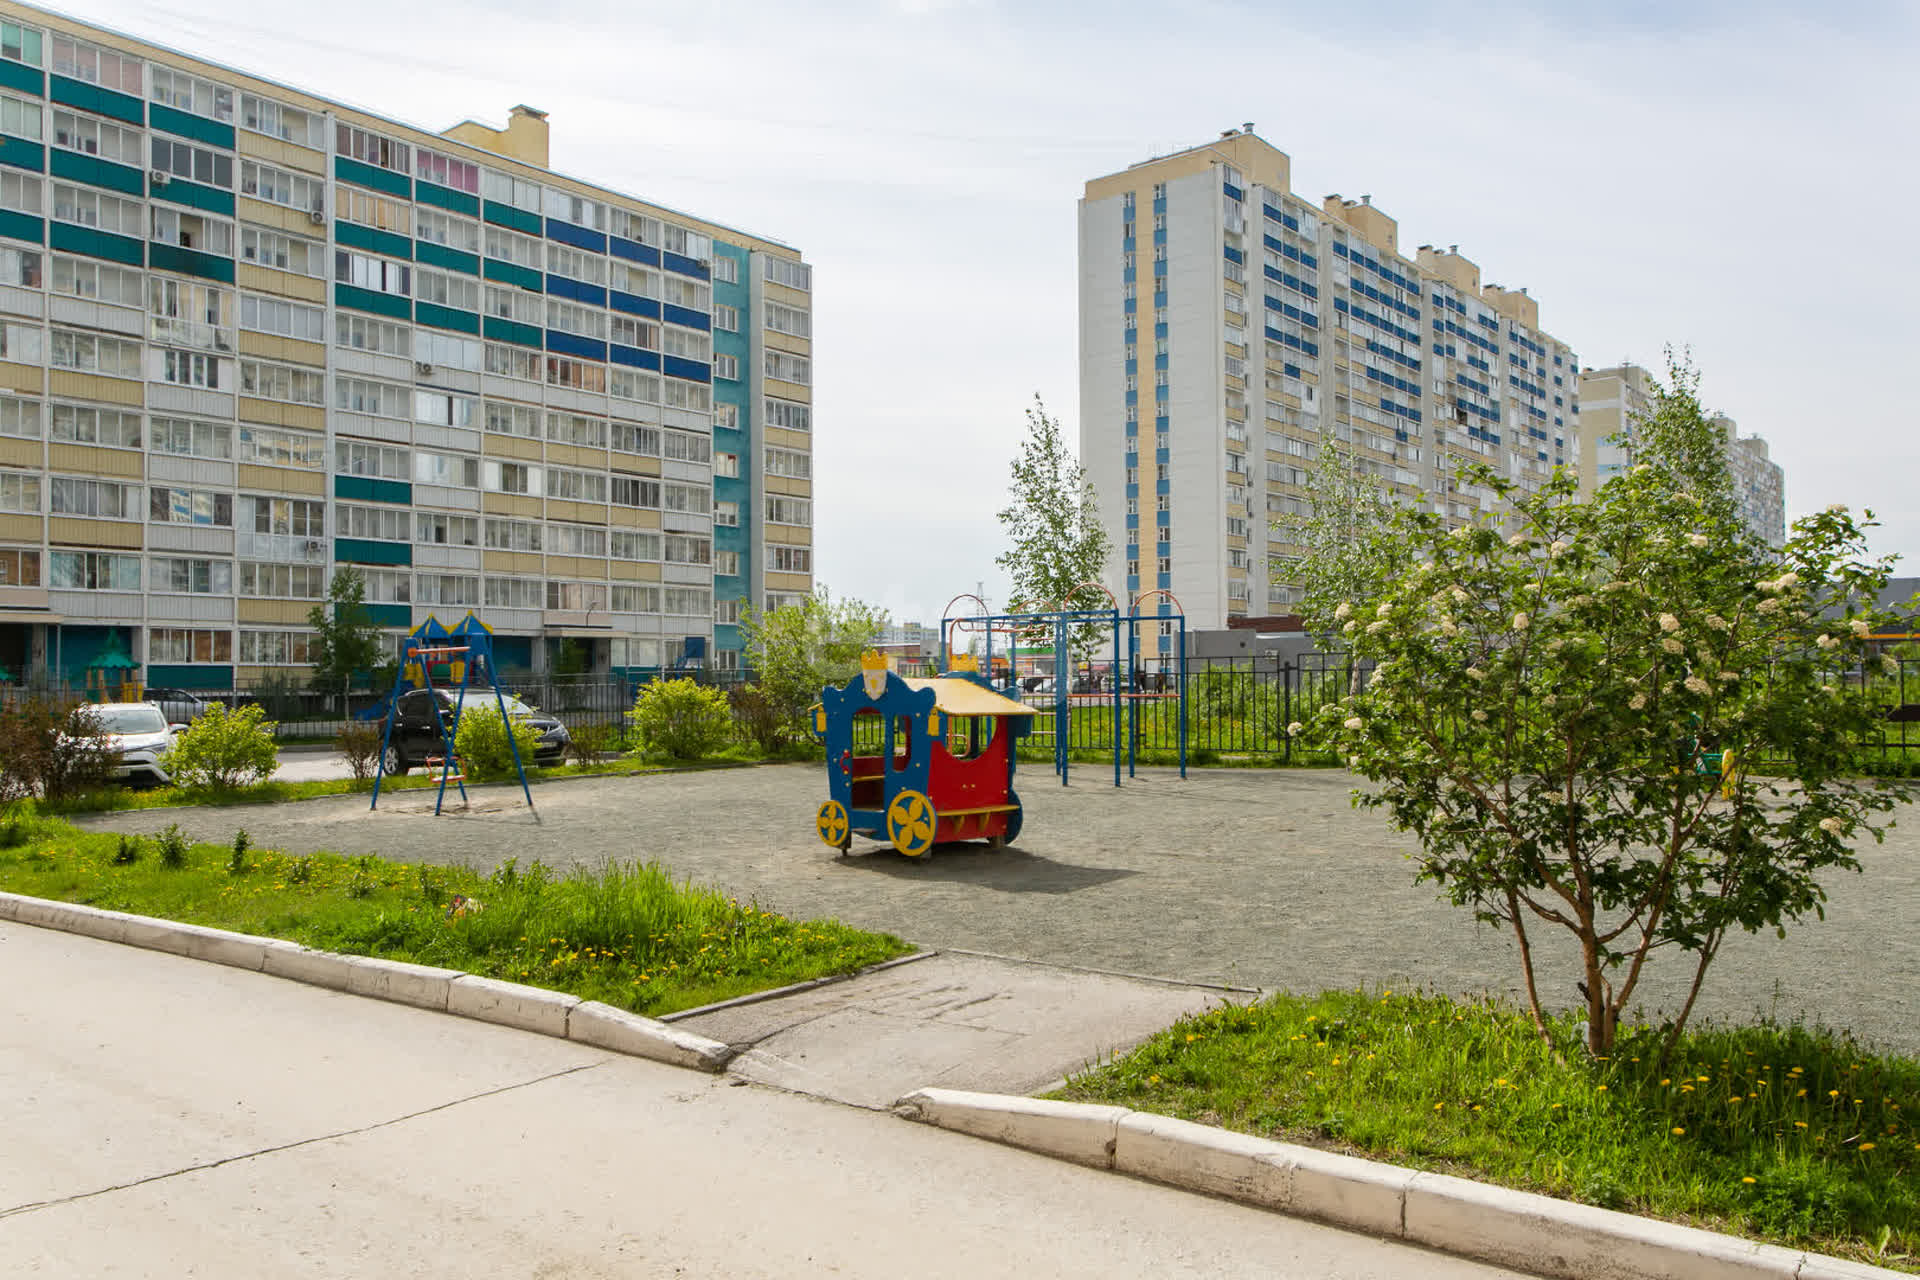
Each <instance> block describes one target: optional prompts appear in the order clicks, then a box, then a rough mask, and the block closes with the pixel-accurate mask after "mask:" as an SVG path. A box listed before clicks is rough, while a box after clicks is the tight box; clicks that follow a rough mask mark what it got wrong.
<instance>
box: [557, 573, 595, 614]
mask: <svg viewBox="0 0 1920 1280" xmlns="http://www.w3.org/2000/svg"><path fill="white" fill-rule="evenodd" d="M606 607H607V584H606V583H604V582H552V581H549V582H548V583H547V608H549V609H566V610H570V611H572V612H574V613H581V612H585V611H587V610H604V609H605V608H606Z"/></svg>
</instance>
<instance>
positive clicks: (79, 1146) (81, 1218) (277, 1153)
mask: <svg viewBox="0 0 1920 1280" xmlns="http://www.w3.org/2000/svg"><path fill="white" fill-rule="evenodd" d="M0 971H4V972H5V973H6V974H7V975H8V978H9V981H8V982H7V983H6V984H5V985H4V988H3V989H0V1079H4V1080H5V1081H6V1086H7V1087H6V1088H5V1089H3V1090H0V1132H4V1133H5V1134H6V1135H7V1140H6V1143H5V1145H4V1148H0V1258H4V1259H5V1263H4V1267H5V1269H6V1270H7V1272H8V1273H9V1274H41V1275H47V1276H69V1275H85V1276H92V1277H133V1276H153V1277H177V1276H189V1275H191V1276H196V1277H212V1278H220V1277H246V1278H248V1280H253V1278H254V1277H259V1276H273V1277H276V1280H298V1278H301V1277H329V1278H332V1277H358V1276H409V1277H441V1276H445V1277H462V1278H464V1277H469V1276H473V1275H515V1276H534V1277H569V1278H572V1277H595V1276H621V1277H636V1276H640V1277H650V1276H689V1275H697V1276H712V1275H727V1276H737V1277H783V1278H784V1277H793V1276H811V1275H829V1274H830V1275H837V1276H849V1277H876V1278H877V1277H886V1278H887V1280H894V1278H895V1277H898V1276H902V1275H911V1276H916V1277H944V1276H954V1277H969V1278H978V1277H994V1276H1047V1277H1078V1276H1086V1277H1098V1278H1099V1280H1112V1278H1113V1277H1116V1276H1153V1277H1178V1276H1194V1277H1233V1276H1249V1277H1252V1276H1260V1277H1329V1278H1331V1277H1349V1278H1353V1280H1361V1278H1370V1277H1383V1278H1384V1277H1400V1276H1407V1275H1420V1276H1422V1277H1423V1278H1427V1280H1465V1278H1466V1277H1497V1276H1511V1275H1513V1274H1514V1273H1512V1272H1507V1271H1502V1270H1499V1269H1497V1268H1491V1267H1485V1266H1480V1265H1477V1264H1471V1263H1464V1262H1460V1261H1457V1260H1455V1259H1452V1258H1448V1257H1444V1256H1440V1255H1435V1254H1430V1253H1426V1252H1423V1251H1421V1250H1417V1249H1413V1248H1409V1247H1407V1246H1404V1245H1397V1244H1390V1243H1386V1242H1383V1241H1379V1240H1374V1239H1371V1238H1368V1237H1364V1236H1356V1235H1351V1234H1348V1233H1345V1232H1341V1231H1338V1230H1335V1229H1332V1228H1327V1227H1321V1226H1316V1225H1313V1224H1310V1223H1305V1222H1301V1221H1297V1220H1294V1219H1289V1218H1285V1217H1280V1216H1277V1215H1273V1214H1269V1213H1265V1212H1262V1211H1260V1210H1255V1209H1249V1208H1246V1207H1244V1206H1240V1205H1236V1204H1231V1203H1227V1202H1224V1201H1217V1200H1212V1199H1209V1198H1206V1197H1203V1196H1195V1195H1190V1194H1187V1193H1183V1192H1179V1191H1174V1190H1170V1189H1168V1188H1165V1187H1160V1186H1155V1185H1152V1184H1148V1183H1142V1182H1135V1181H1131V1180H1129V1179H1126V1178H1122V1177H1118V1176H1115V1175H1112V1174H1104V1173H1098V1172H1094V1171H1091V1170H1087V1169H1082V1168H1078V1167H1075V1166H1072V1165H1066V1164H1062V1163H1059V1162H1056V1161H1053V1160H1048V1159H1044V1158H1041V1157H1037V1156H1033V1155H1030V1154H1028V1153H1025V1152H1021V1151H1016V1150H1013V1149H1010V1148H1006V1147H1001V1146H996V1145H994V1144H991V1143H985V1142H979V1141H975V1140H973V1139H969V1138H965V1137H961V1136H958V1135H955V1134H950V1133H945V1132H941V1131H939V1130H934V1129H929V1128H925V1127H922V1126H918V1125H913V1124H908V1123H906V1122H904V1121H901V1120H898V1119H895V1118H893V1117H891V1116H888V1115H884V1114H877V1113H874V1112H870V1111H864V1110H860V1109H857V1108H850V1107H842V1106H836V1105H833V1104H830V1103H825V1102H820V1101H817V1100H814V1099H810V1098H804V1097H797V1096H794V1095H792V1094H789V1093H784V1092H781V1091H779V1090H775V1089H769V1088H760V1087H753V1086H746V1085H744V1084H743V1082H740V1081H738V1080H737V1079H733V1078H729V1077H721V1078H719V1079H715V1078H712V1077H707V1076H702V1075H697V1074H694V1073H692V1072H685V1071H678V1070H675V1069H673V1068H669V1067H663V1066H659V1065H656V1064H653V1063H649V1062H644V1061H639V1060H635V1059H630V1058H622V1057H618V1056H616V1055H611V1054H606V1053H602V1052H599V1051H597V1050H593V1049H588V1048H584V1047H582V1046H580V1045H578V1044H573V1043H569V1042H566V1041H556V1040H552V1039H548V1038H545V1037H541V1036H536V1035H532V1034H529V1033H525V1032H519V1031H513V1030H509V1029H506V1028H502V1027H497V1026H492V1025H489V1024H485V1023H477V1022H470V1021H466V1020H464V1019H460V1018H455V1017H449V1016H447V1015H444V1014H434V1013H426V1012H422V1011H419V1010H415V1009H409V1008H406V1007H404V1006H400V1005H393V1004H386V1003H382V1002H379V1001H374V1000H363V999H359V998H356V997H352V996H347V995H342V994H339V993H335V992H329V991H323V990H319V989H317V988H313V987H306V986H301V985H299V984H296V983H292V982H286V981H282V980H279V979H275V978H270V977H266V976H263V975H259V974H253V973H245V972H242V971H239V970H234V969H227V968H222V967H220V966H216V965H209V964H202V963H199V962H196V961H191V960H185V959H179V958H176V957H172V956H166V955H160V954H157V953H154V952H148V951H140V950H137V949H134V948H130V947H120V946H116V945H113V944H110V943H102V942H95V941H92V940H90V939H85V938H79V937H74V936H71V935H66V934H60V933H53V932H45V931H41V930H37V929H32V928H26V927H22V926H15V925H0Z"/></svg>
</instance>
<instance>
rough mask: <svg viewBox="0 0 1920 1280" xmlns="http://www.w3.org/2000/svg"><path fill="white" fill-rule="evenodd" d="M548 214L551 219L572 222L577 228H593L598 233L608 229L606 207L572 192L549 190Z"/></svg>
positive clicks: (547, 198) (547, 194) (547, 197)
mask: <svg viewBox="0 0 1920 1280" xmlns="http://www.w3.org/2000/svg"><path fill="white" fill-rule="evenodd" d="M546 212H547V216H548V217H549V218H558V219H560V221H562V222H571V223H573V224H574V225H575V226H577V227H592V228H594V229H595V230H597V231H605V230H606V229H607V210H606V206H605V205H602V204H599V203H596V202H595V201H592V200H587V199H584V198H583V197H580V196H576V195H573V194H572V193H570V192H566V191H554V190H552V189H549V190H548V191H547V193H546Z"/></svg>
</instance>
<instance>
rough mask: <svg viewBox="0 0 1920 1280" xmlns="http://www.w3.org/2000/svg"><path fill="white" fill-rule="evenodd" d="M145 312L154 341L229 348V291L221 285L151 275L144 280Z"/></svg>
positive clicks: (222, 348) (231, 296) (231, 313)
mask: <svg viewBox="0 0 1920 1280" xmlns="http://www.w3.org/2000/svg"><path fill="white" fill-rule="evenodd" d="M147 314H148V316H149V317H150V323H149V331H150V332H149V336H151V337H152V338H153V340H154V341H155V342H171V343H175V344H177V345H179V346H183V347H218V348H220V349H221V350H223V351H231V350H232V349H233V333H232V327H233V295H232V294H231V293H229V292H228V291H226V290H225V289H219V288H215V287H214V286H213V285H209V284H201V283H199V282H198V281H193V280H176V279H173V278H171V277H166V276H152V277H150V278H149V279H148V281H147Z"/></svg>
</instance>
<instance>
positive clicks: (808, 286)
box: [761, 254, 813, 293]
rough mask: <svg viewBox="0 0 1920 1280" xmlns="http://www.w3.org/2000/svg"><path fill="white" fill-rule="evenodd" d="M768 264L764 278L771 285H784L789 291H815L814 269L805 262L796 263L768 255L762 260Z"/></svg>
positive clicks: (788, 259) (763, 273)
mask: <svg viewBox="0 0 1920 1280" xmlns="http://www.w3.org/2000/svg"><path fill="white" fill-rule="evenodd" d="M761 261H762V262H764V263H766V266H765V268H764V269H763V270H762V272H761V275H762V278H763V279H765V280H766V281H767V282H768V283H770V284H782V285H785V286H786V287H787V288H789V289H799V290H800V291H802V292H803V293H805V292H811V291H812V289H813V268H812V267H809V266H808V265H807V264H806V263H804V262H795V261H794V260H793V259H791V258H776V257H773V256H772V255H770V254H769V255H767V256H766V257H763V258H762V259H761Z"/></svg>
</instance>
